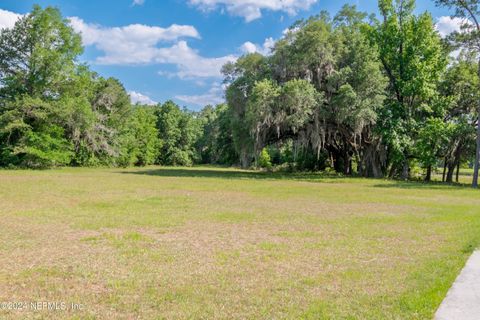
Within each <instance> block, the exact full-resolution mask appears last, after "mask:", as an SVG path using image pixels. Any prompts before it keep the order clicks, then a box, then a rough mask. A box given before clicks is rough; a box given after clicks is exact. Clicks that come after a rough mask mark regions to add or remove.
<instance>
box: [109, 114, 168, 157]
mask: <svg viewBox="0 0 480 320" xmlns="http://www.w3.org/2000/svg"><path fill="white" fill-rule="evenodd" d="M156 125H157V116H156V115H155V110H154V109H153V108H152V107H151V106H141V105H135V106H134V107H133V112H132V113H131V115H130V117H129V119H128V123H127V125H126V127H125V131H124V132H122V133H121V135H120V137H121V138H120V139H121V140H120V141H121V142H120V146H121V149H120V157H119V160H118V163H119V164H120V165H123V166H131V165H135V166H146V165H151V164H154V163H155V161H156V160H157V158H158V153H159V151H160V148H161V145H160V141H159V139H158V133H157V127H156Z"/></svg>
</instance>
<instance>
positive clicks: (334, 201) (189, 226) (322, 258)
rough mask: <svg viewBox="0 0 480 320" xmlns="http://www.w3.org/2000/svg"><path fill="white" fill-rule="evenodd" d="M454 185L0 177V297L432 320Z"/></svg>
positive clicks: (161, 173) (474, 237)
mask: <svg viewBox="0 0 480 320" xmlns="http://www.w3.org/2000/svg"><path fill="white" fill-rule="evenodd" d="M479 243H480V192H479V191H476V190H472V189H470V188H467V187H451V186H442V185H438V184H432V185H425V184H419V183H406V182H392V181H383V180H365V179H353V178H334V177H325V176H322V175H318V174H304V175H281V174H268V173H255V172H249V171H239V170H233V169H219V168H192V169H184V168H160V167H150V168H140V169H58V170H51V171H0V246H1V247H0V250H1V251H0V252H1V255H0V302H14V301H17V302H19V301H22V302H23V301H25V302H28V303H30V302H38V301H39V302H43V301H48V302H65V303H67V305H70V303H72V302H73V303H77V304H82V305H83V308H82V310H71V309H70V308H67V309H68V310H67V311H62V310H60V311H46V310H43V311H32V310H24V311H8V310H0V318H2V319H3V318H7V319H9V318H12V319H13V318H15V319H16V318H21V319H24V318H27V319H28V318H32V319H33V318H35V319H38V318H40V319H43V318H44V319H57V318H58V319H64V318H78V319H431V318H432V316H433V314H434V312H435V310H436V308H437V307H438V305H439V303H440V302H441V301H442V299H443V298H444V296H445V294H446V292H447V290H448V288H449V287H450V285H451V284H452V282H453V281H454V279H455V277H456V276H457V274H458V273H459V271H460V270H461V268H462V266H463V264H464V263H465V261H466V259H467V258H468V256H469V254H470V253H471V251H472V250H473V249H474V248H476V247H477V245H479Z"/></svg>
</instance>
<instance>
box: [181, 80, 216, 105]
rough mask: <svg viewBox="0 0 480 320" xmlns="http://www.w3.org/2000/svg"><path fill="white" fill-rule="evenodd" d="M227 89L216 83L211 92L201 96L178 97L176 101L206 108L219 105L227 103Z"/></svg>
mask: <svg viewBox="0 0 480 320" xmlns="http://www.w3.org/2000/svg"><path fill="white" fill-rule="evenodd" d="M224 93H225V87H224V86H223V85H221V84H220V83H218V82H214V83H213V85H212V87H211V88H210V90H208V92H206V93H205V94H201V95H178V96H175V98H176V99H178V100H180V101H183V102H185V103H188V104H191V105H195V106H200V107H204V106H206V105H209V104H210V105H217V104H220V103H223V102H225V98H224Z"/></svg>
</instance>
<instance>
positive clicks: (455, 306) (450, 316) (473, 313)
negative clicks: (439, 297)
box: [435, 251, 480, 320]
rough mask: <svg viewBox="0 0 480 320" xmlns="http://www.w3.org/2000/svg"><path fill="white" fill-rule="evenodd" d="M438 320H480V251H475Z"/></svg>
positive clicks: (437, 317)
mask: <svg viewBox="0 0 480 320" xmlns="http://www.w3.org/2000/svg"><path fill="white" fill-rule="evenodd" d="M435 319H436V320H479V319H480V251H475V252H474V253H473V254H472V256H471V257H470V259H469V260H468V261H467V264H466V265H465V268H463V270H462V272H461V273H460V275H459V276H458V277H457V280H455V283H454V284H453V286H452V288H450V290H449V291H448V294H447V297H446V298H445V300H443V302H442V304H441V305H440V308H439V309H438V311H437V313H436V315H435Z"/></svg>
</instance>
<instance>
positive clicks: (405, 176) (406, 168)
mask: <svg viewBox="0 0 480 320" xmlns="http://www.w3.org/2000/svg"><path fill="white" fill-rule="evenodd" d="M409 177H410V167H409V165H408V160H407V159H405V162H404V163H403V168H402V179H403V180H408V178H409Z"/></svg>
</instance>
